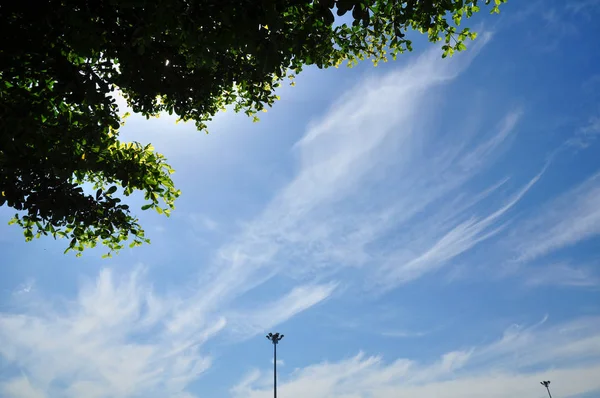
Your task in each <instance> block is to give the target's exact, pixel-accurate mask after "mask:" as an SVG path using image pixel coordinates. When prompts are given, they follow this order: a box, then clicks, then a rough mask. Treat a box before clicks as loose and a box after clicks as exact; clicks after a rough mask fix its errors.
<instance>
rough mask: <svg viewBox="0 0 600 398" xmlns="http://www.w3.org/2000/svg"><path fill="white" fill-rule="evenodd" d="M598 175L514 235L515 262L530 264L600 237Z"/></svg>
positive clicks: (553, 204) (547, 206)
mask: <svg viewBox="0 0 600 398" xmlns="http://www.w3.org/2000/svg"><path fill="white" fill-rule="evenodd" d="M598 203H600V173H599V174H595V175H593V176H592V177H590V178H588V179H587V180H586V181H585V182H583V183H582V184H580V185H579V186H577V187H575V188H573V189H571V190H570V191H568V192H566V193H564V194H563V195H561V196H560V197H558V198H557V199H554V200H552V201H551V202H550V203H548V204H547V205H545V206H543V207H542V209H541V210H540V211H538V212H537V213H536V214H535V215H534V216H533V217H532V218H531V219H530V220H529V221H527V222H524V223H523V225H521V226H520V227H519V228H518V229H516V230H515V232H514V240H515V247H516V249H517V252H518V259H519V260H521V261H532V260H534V259H536V258H539V257H542V256H545V255H548V254H550V253H553V252H555V251H557V250H560V249H563V248H567V247H570V246H573V245H575V244H577V243H578V242H581V241H584V240H587V239H590V238H592V237H594V236H597V235H598V234H600V206H598Z"/></svg>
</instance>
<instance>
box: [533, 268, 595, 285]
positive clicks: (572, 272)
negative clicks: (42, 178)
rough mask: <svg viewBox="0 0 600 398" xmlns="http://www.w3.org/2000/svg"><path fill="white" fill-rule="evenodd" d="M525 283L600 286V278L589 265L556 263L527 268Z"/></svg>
mask: <svg viewBox="0 0 600 398" xmlns="http://www.w3.org/2000/svg"><path fill="white" fill-rule="evenodd" d="M527 274H528V275H526V284H528V285H530V286H578V287H594V286H600V278H598V276H597V275H595V273H594V272H593V270H592V269H591V268H589V267H574V266H572V265H569V264H566V263H556V264H550V265H546V264H544V265H542V266H539V267H535V268H529V269H528V270H527Z"/></svg>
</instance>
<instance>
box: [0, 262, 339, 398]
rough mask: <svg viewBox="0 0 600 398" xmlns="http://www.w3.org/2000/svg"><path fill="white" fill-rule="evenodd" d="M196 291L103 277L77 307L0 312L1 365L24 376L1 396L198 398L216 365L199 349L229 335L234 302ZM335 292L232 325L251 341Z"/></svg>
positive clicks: (300, 291)
mask: <svg viewBox="0 0 600 398" xmlns="http://www.w3.org/2000/svg"><path fill="white" fill-rule="evenodd" d="M212 287H213V289H216V290H215V291H222V292H225V291H226V290H227V289H226V288H224V287H220V288H219V287H217V286H216V285H215V284H212ZM196 288H197V293H194V294H192V295H191V296H186V295H184V294H182V293H178V294H166V295H157V294H156V293H155V292H154V291H153V289H152V287H151V286H150V285H149V284H147V283H146V282H145V281H144V278H143V270H142V269H141V268H139V269H137V270H136V271H135V272H133V273H131V274H130V275H128V276H127V277H122V278H120V277H117V276H115V275H114V273H113V272H112V271H110V270H107V269H105V270H103V271H102V272H101V273H100V275H99V276H98V278H97V280H95V281H94V282H92V281H89V282H88V283H86V284H84V285H83V286H82V287H81V289H80V291H79V295H78V296H77V298H76V299H75V300H73V301H69V302H66V303H62V304H61V303H53V302H50V301H47V300H46V301H42V302H36V303H28V305H27V306H26V310H25V311H24V313H22V314H19V313H0V340H1V341H2V344H1V345H0V357H2V358H4V360H5V361H7V362H8V364H9V365H10V366H12V367H14V368H16V369H20V370H22V371H23V372H25V374H27V379H24V378H18V379H12V380H8V381H0V388H2V389H4V391H11V394H13V395H14V396H16V397H20V396H17V395H15V394H17V393H16V392H15V393H13V391H17V390H18V391H22V393H21V395H22V397H23V398H30V397H37V395H35V394H36V392H39V391H44V392H45V393H46V394H47V395H48V396H52V397H59V398H63V397H64V398H71V397H73V398H75V397H81V396H86V397H94V398H96V397H97V398H108V397H110V398H120V397H123V398H124V397H128V398H129V397H141V396H143V397H149V398H151V397H164V396H169V397H181V398H183V397H192V395H191V394H190V393H188V392H186V388H187V386H188V385H189V383H191V382H192V381H194V380H195V379H196V378H197V377H198V376H199V375H200V374H201V373H203V372H204V371H205V370H206V369H207V368H208V367H210V366H211V358H210V357H209V356H208V355H205V354H203V352H202V347H203V345H204V343H206V342H207V341H208V340H210V339H211V338H213V337H214V336H215V335H216V334H217V333H222V332H225V331H228V329H227V321H228V320H227V319H226V318H225V317H223V316H222V315H220V314H221V313H222V311H223V310H226V309H227V308H228V305H230V302H229V300H231V299H232V298H233V297H235V296H236V294H237V293H235V292H228V294H225V295H223V297H221V298H218V297H215V296H214V295H211V294H210V293H207V297H206V298H204V297H203V294H204V292H205V291H207V292H208V291H209V289H208V286H203V285H197V286H196ZM334 288H335V285H311V286H300V287H297V288H296V289H294V290H292V291H291V292H290V293H289V294H287V295H284V296H283V297H282V298H281V299H280V300H279V301H277V304H274V305H271V306H266V310H265V311H266V312H263V311H260V310H259V309H257V310H256V311H255V312H254V313H251V314H246V315H245V316H244V317H239V318H235V317H234V321H235V324H236V326H238V327H240V328H243V330H244V331H245V337H248V336H251V335H252V334H253V333H257V332H259V331H262V330H259V329H261V327H262V328H266V327H269V326H274V325H276V324H277V323H279V322H283V321H285V320H286V319H288V318H290V317H292V316H294V315H295V314H297V313H299V312H301V311H303V310H305V309H307V308H309V307H310V306H311V305H314V304H316V303H318V302H319V301H321V300H323V299H325V298H327V296H328V295H329V294H330V293H331V292H332V291H333V289H334ZM31 304H34V305H31ZM270 315H273V317H270ZM232 332H233V331H232V330H229V333H232ZM27 394H29V395H27ZM9 396H12V395H9Z"/></svg>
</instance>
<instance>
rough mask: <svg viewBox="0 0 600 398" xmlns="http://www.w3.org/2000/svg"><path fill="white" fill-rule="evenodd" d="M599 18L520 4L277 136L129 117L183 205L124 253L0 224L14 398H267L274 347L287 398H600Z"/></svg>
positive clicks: (298, 118)
mask: <svg viewBox="0 0 600 398" xmlns="http://www.w3.org/2000/svg"><path fill="white" fill-rule="evenodd" d="M598 17H600V2H599V1H595V0H577V1H576V0H570V1H568V2H566V1H560V0H556V1H538V2H519V1H516V0H512V1H509V3H508V4H507V5H506V6H505V7H503V10H502V14H501V16H499V17H498V16H496V17H491V16H487V15H481V16H478V18H477V19H476V20H474V21H473V24H474V25H475V26H478V29H477V30H478V31H479V32H480V36H479V38H478V39H477V41H476V42H475V43H473V44H472V45H470V46H469V50H468V51H466V52H465V53H462V54H459V55H457V56H455V57H453V58H452V59H446V60H442V59H441V57H440V55H441V51H440V50H439V48H436V47H435V46H432V45H428V44H427V43H425V42H424V41H423V40H422V39H418V40H417V43H416V44H417V45H416V46H415V47H416V51H415V53H412V54H410V55H404V56H402V57H401V58H399V60H398V61H396V62H389V63H386V64H383V65H380V66H378V67H377V68H373V67H371V65H370V64H369V63H364V64H361V65H360V66H358V67H355V68H353V69H347V68H340V69H332V70H326V71H321V70H316V69H310V68H309V69H308V70H307V71H306V72H304V73H303V74H301V75H300V76H299V77H298V78H297V84H296V86H295V87H284V88H282V90H281V92H280V96H281V101H279V102H278V103H277V104H276V105H275V107H274V108H273V109H270V110H269V112H267V113H265V114H263V115H262V120H261V122H260V123H256V124H253V123H251V122H250V121H249V120H248V119H247V118H246V117H244V116H243V115H235V114H233V113H231V112H226V113H224V114H221V115H219V116H218V117H217V118H216V120H215V121H214V122H213V123H212V125H211V126H210V131H211V134H209V135H205V134H202V133H197V132H196V131H194V128H193V126H191V125H188V124H178V125H175V124H174V119H173V118H170V117H168V116H164V117H161V118H160V119H153V120H150V121H145V120H143V119H141V118H138V117H135V116H134V117H132V118H130V119H128V122H127V125H126V126H125V127H124V128H123V132H122V138H123V139H125V140H137V141H140V142H142V143H148V142H151V143H152V144H153V145H154V146H155V147H156V149H157V150H158V151H159V152H162V153H164V154H165V155H166V156H167V157H168V159H169V161H170V163H171V164H172V165H173V166H174V167H175V169H176V170H177V173H176V174H175V175H174V177H175V182H176V184H177V185H178V187H179V188H180V189H181V190H182V192H183V196H182V197H181V199H180V200H179V201H178V203H177V209H176V211H175V212H174V214H173V216H172V217H171V218H169V219H167V218H164V217H162V216H159V215H156V214H150V213H148V212H144V213H142V212H141V211H139V214H140V216H141V221H142V224H143V225H144V226H145V228H146V231H147V234H148V235H149V236H150V237H151V239H152V244H151V245H147V246H144V247H141V248H136V249H132V250H124V251H123V252H121V253H120V254H119V255H118V256H116V257H114V258H112V259H108V260H102V259H101V258H100V256H101V254H102V253H103V252H102V250H101V249H99V250H90V251H89V252H86V253H85V254H84V256H83V257H82V258H75V257H73V256H71V255H63V254H62V252H63V250H64V248H65V245H66V244H67V242H64V241H60V240H59V241H52V240H48V239H42V240H38V241H35V242H32V243H25V242H24V241H23V239H22V235H21V231H20V230H19V229H18V228H17V227H9V226H7V225H0V249H1V251H2V254H3V255H2V260H1V268H0V341H1V342H2V343H1V344H0V396H2V397H15V398H42V397H43V398H55V397H57V398H63V397H64V398H71V397H83V396H85V397H90V398H105V397H111V398H134V397H144V398H152V397H177V398H191V397H233V398H241V397H249V398H262V397H269V396H271V394H272V390H271V388H272V387H271V383H272V373H271V372H272V357H271V356H272V347H271V345H270V344H269V342H268V341H267V340H266V339H265V337H264V335H265V333H266V332H270V331H273V332H275V331H278V332H281V333H284V334H285V335H286V337H285V338H284V340H283V341H282V342H281V345H280V346H279V352H278V353H279V357H278V358H279V359H280V360H281V362H280V363H279V374H280V377H279V383H280V390H279V395H280V396H281V397H289V398H300V397H312V398H321V397H323V398H325V397H327V398H331V397H335V398H359V397H360V398H383V397H411V398H420V397H439V398H458V397H461V398H469V397H481V396H486V397H497V398H508V397H515V396H519V397H525V396H527V397H532V398H535V397H539V398H541V397H544V396H545V394H546V392H545V390H544V389H543V387H542V386H540V384H539V381H541V380H551V381H552V384H551V388H552V392H553V394H554V396H556V397H581V398H583V397H595V396H598V395H600V380H599V379H598V377H597V376H598V374H600V252H599V251H598V249H597V248H598V247H599V246H598V243H600V239H599V237H598V235H599V234H600V157H598V153H599V150H600V140H598V138H600V68H598V62H599V61H600V58H599V56H598V54H600V51H599V47H598V41H597V37H598V34H599V33H600V27H599V26H598V25H597V24H595V23H594V20H595V19H597V18H598ZM131 202H132V203H133V204H135V205H139V204H140V203H141V202H139V201H138V200H137V199H136V198H133V199H132V200H131ZM12 213H13V212H12V211H11V210H10V209H7V208H1V209H0V217H1V218H2V219H4V220H8V218H9V216H10V215H11V214H12Z"/></svg>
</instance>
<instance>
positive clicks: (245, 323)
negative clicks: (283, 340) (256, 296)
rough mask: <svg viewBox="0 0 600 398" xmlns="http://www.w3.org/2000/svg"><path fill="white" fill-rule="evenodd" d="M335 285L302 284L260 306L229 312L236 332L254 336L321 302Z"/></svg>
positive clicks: (331, 291)
mask: <svg viewBox="0 0 600 398" xmlns="http://www.w3.org/2000/svg"><path fill="white" fill-rule="evenodd" d="M335 288H336V285H335V284H333V283H329V284H327V285H304V286H297V287H295V288H293V289H292V290H291V291H290V292H289V293H288V294H286V295H285V296H283V297H280V298H275V299H274V300H272V301H271V302H268V303H266V304H261V306H260V308H256V309H251V310H248V309H243V311H241V312H238V313H234V314H229V316H228V318H230V319H231V322H232V323H233V326H232V327H233V328H234V329H235V331H236V333H238V334H240V335H242V336H254V335H256V334H258V333H262V332H263V331H265V330H268V329H270V328H271V327H273V326H275V325H277V324H280V323H282V322H283V321H285V320H287V319H290V318H292V317H293V316H294V315H296V314H298V313H300V312H302V311H304V310H306V309H308V308H310V307H312V306H314V305H315V304H317V303H320V302H322V301H323V300H325V299H327V298H328V297H330V296H331V294H332V293H333V291H334V289H335Z"/></svg>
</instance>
